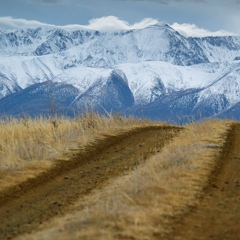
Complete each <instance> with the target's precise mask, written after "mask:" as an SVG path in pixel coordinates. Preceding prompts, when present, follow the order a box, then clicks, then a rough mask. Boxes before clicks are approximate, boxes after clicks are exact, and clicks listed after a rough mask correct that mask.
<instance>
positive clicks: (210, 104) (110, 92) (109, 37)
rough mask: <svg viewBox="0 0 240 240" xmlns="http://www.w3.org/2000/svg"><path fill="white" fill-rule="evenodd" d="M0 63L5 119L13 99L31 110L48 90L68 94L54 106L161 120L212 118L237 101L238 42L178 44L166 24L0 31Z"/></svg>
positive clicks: (180, 41) (179, 38) (239, 77)
mask: <svg viewBox="0 0 240 240" xmlns="http://www.w3.org/2000/svg"><path fill="white" fill-rule="evenodd" d="M0 56H1V57H0V98H3V97H6V98H3V99H2V100H0V111H1V112H3V110H4V113H8V114H19V113H20V112H21V111H20V110H19V108H18V107H17V106H15V105H16V99H18V100H17V102H19V101H20V100H21V101H22V103H24V104H25V105H26V104H27V105H29V104H30V106H31V107H30V108H28V107H27V105H26V107H25V108H24V107H23V105H24V104H23V105H21V104H20V103H19V104H20V105H21V109H25V110H26V109H28V110H27V111H33V107H32V106H34V104H33V102H36V101H35V100H36V99H40V98H41V96H46V95H48V94H49V88H50V87H52V88H53V89H65V90H64V91H58V93H59V94H60V95H61V97H62V99H65V96H64V94H65V92H66V89H70V90H69V91H68V93H66V98H67V99H68V100H66V101H63V102H62V103H61V104H60V105H61V106H62V107H63V106H64V107H66V108H70V107H71V108H79V107H81V108H82V109H83V108H85V106H86V105H88V106H89V105H91V106H94V107H96V108H97V109H98V110H99V111H105V110H107V111H120V112H122V113H125V114H128V113H134V114H135V115H139V108H141V109H145V116H149V117H152V118H154V117H156V116H158V117H160V118H162V119H163V118H164V119H166V117H167V116H168V117H169V118H174V116H175V117H176V115H184V114H185V115H186V114H189V115H191V114H192V115H196V114H197V113H198V112H204V115H205V116H213V115H215V116H217V115H218V116H220V115H221V112H226V111H227V110H228V109H231V108H233V106H235V105H236V104H238V103H239V102H240V86H239V85H240V61H239V59H240V37H238V36H231V37H204V38H191V37H190V38H186V37H184V36H182V35H180V34H179V33H178V32H176V31H175V30H174V29H172V28H171V27H169V26H168V25H166V24H155V25H150V26H147V27H146V28H142V29H130V30H116V31H101V32H100V31H97V30H90V29H77V28H76V29H74V28H73V29H72V28H64V27H61V28H60V27H59V28H58V27H52V26H42V27H38V28H32V29H30V28H29V29H18V30H11V31H10V30H2V31H1V30H0ZM39 84H40V85H39ZM54 84H57V85H54ZM33 89H35V90H34V91H33ZM39 89H42V90H41V91H40V90H39ZM30 93H31V94H30ZM26 96H28V97H27V98H26ZM30 96H31V97H30ZM6 99H7V100H6ZM14 99H15V100H14ZM24 99H25V100H24ZM26 99H28V101H26ZM54 99H58V98H54ZM69 99H71V101H69ZM6 101H10V102H8V104H6ZM59 101H60V100H59ZM19 104H18V105H19ZM64 104H65V105H64ZM20 105H19V106H20ZM6 106H8V107H6ZM42 106H45V107H46V104H45V103H44V104H43V105H42ZM1 109H2V110H1ZM9 109H10V110H9ZM229 111H230V110H229ZM33 112H34V113H35V114H37V113H38V112H41V111H40V110H39V111H37V110H34V111H33ZM31 113H32V112H31ZM33 115H34V114H33Z"/></svg>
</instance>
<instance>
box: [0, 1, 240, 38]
mask: <svg viewBox="0 0 240 240" xmlns="http://www.w3.org/2000/svg"><path fill="white" fill-rule="evenodd" d="M106 16H116V17H117V18H102V17H106ZM19 18H20V19H26V20H36V21H40V22H43V23H47V24H54V25H69V24H80V25H89V21H90V20H91V19H96V18H101V19H100V20H101V21H98V20H95V21H94V20H92V21H90V25H91V24H95V25H96V23H97V24H98V25H100V24H105V25H106V24H110V25H111V24H120V25H121V24H123V25H127V26H130V25H132V24H134V23H137V22H141V21H142V20H143V19H145V18H151V19H156V20H157V21H159V22H166V23H168V24H170V25H172V26H174V27H175V28H176V29H178V30H180V31H185V33H186V35H187V34H188V33H189V35H191V31H198V32H199V33H200V32H201V31H202V33H204V31H205V32H209V31H211V32H215V33H219V34H220V35H221V33H224V32H231V33H235V34H237V35H240V0H0V27H2V26H5V27H7V26H8V22H9V25H11V24H12V21H15V23H16V21H17V20H13V19H19ZM119 19H120V20H122V21H124V22H122V21H120V20H119ZM156 20H149V19H148V20H144V21H145V22H147V21H150V22H151V21H152V22H154V21H156ZM18 21H19V23H18V24H24V21H23V20H18ZM108 21H110V22H111V23H108ZM114 21H115V22H114ZM206 30H208V31H206ZM220 30H221V31H220ZM203 35H204V34H203Z"/></svg>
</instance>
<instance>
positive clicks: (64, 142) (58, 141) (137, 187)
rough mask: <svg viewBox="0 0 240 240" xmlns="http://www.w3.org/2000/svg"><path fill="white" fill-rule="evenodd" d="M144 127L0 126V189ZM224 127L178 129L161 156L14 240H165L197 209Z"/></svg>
mask: <svg viewBox="0 0 240 240" xmlns="http://www.w3.org/2000/svg"><path fill="white" fill-rule="evenodd" d="M150 124H153V123H151V122H149V121H142V120H136V119H125V118H122V117H119V116H108V117H103V116H99V115H96V114H93V113H88V114H87V115H86V116H84V117H83V118H76V119H65V118H62V119H55V120H53V119H49V120H44V119H38V120H30V119H22V120H11V121H9V122H6V123H4V122H3V123H1V124H0V150H1V152H0V168H1V172H2V176H5V177H6V178H4V177H2V178H1V181H0V186H2V187H8V186H10V185H11V184H12V185H13V184H17V181H23V180H24V179H25V178H26V177H34V176H35V174H38V173H39V172H41V171H44V170H46V169H47V168H49V167H51V165H52V164H53V162H54V159H57V158H61V159H64V157H65V158H66V159H67V158H68V157H69V156H71V154H70V153H71V149H79V148H83V147H84V146H86V145H87V144H89V142H92V141H97V138H98V137H99V136H101V135H104V134H117V132H119V131H122V130H126V129H131V128H134V127H136V126H143V125H150ZM231 124H232V121H227V120H226V121H222V120H221V121H220V120H214V121H205V122H201V123H192V124H188V125H186V126H184V130H182V131H181V133H180V135H179V136H178V137H176V138H174V139H173V141H171V142H170V144H167V145H166V146H165V147H164V148H163V150H162V151H161V152H160V153H157V154H155V156H153V157H151V158H150V159H148V160H147V161H145V162H143V163H142V164H140V165H139V166H137V167H136V168H135V169H133V170H132V171H129V172H128V173H127V174H125V175H124V176H120V177H118V178H116V179H113V181H112V182H111V183H110V184H108V185H107V186H105V187H104V188H103V189H101V190H95V191H94V190H93V191H92V193H91V194H90V195H88V196H86V197H85V198H84V199H82V200H81V201H79V202H76V203H75V204H74V206H72V209H71V211H69V213H67V214H66V215H65V216H62V217H58V218H55V219H52V220H51V221H50V222H48V223H43V224H42V227H41V228H40V229H39V230H38V231H36V232H34V233H32V234H25V235H23V236H19V237H18V238H17V239H22V240H23V239H24V240H25V239H26V240H27V239H29V240H30V239H31V240H36V239H45V240H47V239H49V240H50V239H59V240H63V239H154V238H155V237H156V238H158V239H159V238H160V237H164V236H166V235H167V234H169V233H170V232H171V231H172V225H171V223H172V222H173V221H174V220H175V219H176V218H178V217H179V216H181V215H183V214H185V212H186V211H188V210H189V206H195V205H196V204H197V202H198V201H199V199H200V197H201V195H202V194H203V189H204V188H205V187H206V186H207V184H208V180H209V177H210V176H211V173H212V172H213V171H214V169H215V166H216V159H217V158H218V156H219V155H220V154H221V149H222V147H223V145H224V144H225V141H226V137H227V132H228V130H229V128H230V126H231ZM69 152H70V153H69ZM8 176H10V177H9V181H7V183H6V179H7V178H8ZM13 176H15V178H14V177H13ZM16 176H17V177H16ZM14 179H15V180H14ZM1 184H2V185H1ZM4 184H5V185H4Z"/></svg>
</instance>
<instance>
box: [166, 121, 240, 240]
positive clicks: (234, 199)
mask: <svg viewBox="0 0 240 240" xmlns="http://www.w3.org/2000/svg"><path fill="white" fill-rule="evenodd" d="M167 239H171V240H172V239H175V240H183V239H184V240H186V239H187V240H195V239H196V240H199V239H202V240H203V239H204V240H206V239H211V240H212V239H215V240H221V239H222V240H223V239H225V240H227V239H229V240H237V239H240V124H234V125H233V128H232V130H231V131H230V132H229V136H228V141H227V143H226V146H225V148H224V149H223V152H222V156H221V158H220V159H219V161H218V164H217V167H216V170H215V172H214V174H213V175H212V177H211V179H210V182H209V186H208V187H207V188H206V189H205V192H204V197H203V198H202V199H201V201H200V203H199V205H198V206H197V207H195V208H193V209H191V211H190V212H189V214H188V215H187V216H184V217H182V218H181V219H178V222H177V223H176V225H175V229H174V231H173V233H172V234H171V236H168V238H167Z"/></svg>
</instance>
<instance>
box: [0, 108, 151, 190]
mask: <svg viewBox="0 0 240 240" xmlns="http://www.w3.org/2000/svg"><path fill="white" fill-rule="evenodd" d="M146 124H147V121H146V120H144V121H143V120H137V119H131V118H129V119H126V118H123V117H121V116H118V115H108V116H101V115H98V114H95V113H92V112H88V113H86V115H85V116H83V117H76V118H74V119H69V118H50V119H44V118H39V119H30V118H24V119H10V120H6V121H1V122H0V189H4V188H6V187H10V186H13V185H15V184H17V183H20V182H22V181H25V180H26V179H28V178H33V177H35V176H36V175H37V174H39V173H41V172H42V171H45V170H47V169H49V168H50V167H52V165H53V164H54V160H57V159H62V160H67V159H68V158H71V154H73V153H74V150H78V151H79V149H80V148H84V147H85V146H86V145H88V144H90V143H92V142H94V141H95V140H97V139H98V137H100V136H103V135H104V134H113V133H115V134H116V133H117V132H119V131H123V130H126V129H129V128H134V127H136V126H141V125H146Z"/></svg>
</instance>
